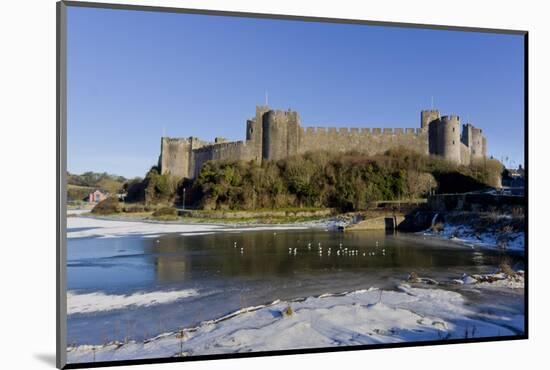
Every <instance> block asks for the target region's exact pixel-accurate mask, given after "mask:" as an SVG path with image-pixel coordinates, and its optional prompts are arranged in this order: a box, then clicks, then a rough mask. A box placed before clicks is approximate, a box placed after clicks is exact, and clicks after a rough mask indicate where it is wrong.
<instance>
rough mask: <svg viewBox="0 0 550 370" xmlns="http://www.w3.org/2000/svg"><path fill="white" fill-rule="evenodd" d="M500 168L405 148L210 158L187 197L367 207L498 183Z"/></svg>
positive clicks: (202, 201) (226, 203) (218, 204)
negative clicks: (466, 163)
mask: <svg viewBox="0 0 550 370" xmlns="http://www.w3.org/2000/svg"><path fill="white" fill-rule="evenodd" d="M501 172H502V165H501V164H500V163H499V162H498V161H495V160H483V161H480V162H478V163H473V164H472V165H470V166H459V165H456V164H453V163H450V162H447V161H444V160H443V159H441V158H439V157H434V156H427V155H421V154H418V153H414V152H411V151H407V150H402V149H397V150H391V151H388V152H386V153H385V154H381V155H377V156H366V155H364V154H361V153H357V152H349V153H344V154H336V155H335V154H333V153H328V152H312V153H306V154H302V155H297V156H294V157H290V158H286V159H283V160H279V161H271V162H267V163H263V164H261V165H258V164H257V163H255V162H242V161H210V162H207V163H206V164H205V165H204V166H203V167H202V169H201V171H200V174H199V176H198V177H197V179H196V180H195V182H194V184H193V187H192V189H190V190H191V191H190V192H189V198H190V201H191V202H193V203H195V205H196V206H198V207H199V208H203V209H257V208H281V207H333V208H339V209H341V210H345V211H350V210H360V209H364V208H366V207H367V206H368V204H369V202H372V201H378V200H397V199H413V198H420V197H423V196H426V195H427V194H428V193H429V192H441V193H450V192H466V191H472V190H478V189H482V188H486V187H488V186H498V184H499V181H500V180H499V179H500V174H501Z"/></svg>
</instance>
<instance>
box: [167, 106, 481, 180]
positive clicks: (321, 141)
mask: <svg viewBox="0 0 550 370" xmlns="http://www.w3.org/2000/svg"><path fill="white" fill-rule="evenodd" d="M397 147H403V148H407V149H410V150H414V151H417V152H419V153H424V154H433V155H439V156H442V157H443V158H445V159H447V160H449V161H452V162H455V163H459V164H466V165H467V164H469V163H470V162H471V160H472V159H476V158H484V157H485V156H486V155H487V140H486V138H485V136H483V134H482V131H481V129H479V128H476V127H474V126H473V125H472V124H470V123H468V124H466V125H464V126H462V127H461V124H460V118H459V117H458V116H456V115H448V116H443V117H442V116H440V114H439V111H438V110H433V109H432V110H424V111H422V112H421V113H420V128H416V129H415V128H405V129H403V128H383V129H382V128H372V129H371V128H335V127H328V128H325V127H302V126H301V125H300V117H299V115H298V112H295V111H291V110H288V111H281V110H272V109H271V108H269V107H267V106H258V107H256V115H255V116H254V117H253V118H251V119H249V120H248V121H247V123H246V141H234V142H228V141H226V140H225V139H223V138H216V139H215V142H214V143H210V142H206V141H203V140H200V139H198V138H195V137H189V138H168V137H163V138H162V139H161V154H160V157H159V167H160V169H161V172H162V173H163V174H164V173H171V174H172V175H174V176H177V177H180V178H181V177H186V178H194V177H196V176H197V174H198V172H199V171H200V168H201V167H202V165H203V164H204V163H205V162H206V161H208V160H216V159H221V160H244V161H250V160H254V161H257V162H258V163H261V162H262V161H266V160H278V159H281V158H286V157H289V156H292V155H295V154H300V153H305V152H308V151H315V150H326V151H327V150H328V151H333V152H346V151H350V150H356V151H359V152H363V153H366V154H369V155H373V154H378V153H383V152H385V151H387V150H389V149H392V148H397Z"/></svg>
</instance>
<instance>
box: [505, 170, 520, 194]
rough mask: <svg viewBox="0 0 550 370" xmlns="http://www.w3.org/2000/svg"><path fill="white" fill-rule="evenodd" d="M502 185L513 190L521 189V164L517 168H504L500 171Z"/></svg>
mask: <svg viewBox="0 0 550 370" xmlns="http://www.w3.org/2000/svg"><path fill="white" fill-rule="evenodd" d="M502 186H504V187H506V188H510V190H513V191H514V192H516V193H517V192H518V191H521V189H523V188H524V187H525V170H524V169H523V167H522V166H521V165H519V167H518V168H517V169H515V168H506V169H505V170H504V172H503V173H502Z"/></svg>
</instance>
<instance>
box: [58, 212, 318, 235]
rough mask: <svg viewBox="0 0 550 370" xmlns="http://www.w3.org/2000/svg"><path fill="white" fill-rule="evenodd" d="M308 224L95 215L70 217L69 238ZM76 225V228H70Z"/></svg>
mask: <svg viewBox="0 0 550 370" xmlns="http://www.w3.org/2000/svg"><path fill="white" fill-rule="evenodd" d="M306 228H307V227H305V226H292V225H273V226H271V225H265V226H252V227H239V226H235V227H228V226H220V225H207V224H179V223H161V222H145V221H119V220H106V219H99V218H92V217H68V218H67V230H68V231H67V237H68V238H69V239H70V238H87V237H101V238H115V237H121V236H141V237H150V238H154V237H158V236H159V234H167V233H180V234H182V235H193V234H192V233H195V235H200V234H198V233H214V232H222V231H239V232H240V231H253V230H258V231H259V230H288V229H293V230H296V229H306ZM71 229H74V230H75V231H71Z"/></svg>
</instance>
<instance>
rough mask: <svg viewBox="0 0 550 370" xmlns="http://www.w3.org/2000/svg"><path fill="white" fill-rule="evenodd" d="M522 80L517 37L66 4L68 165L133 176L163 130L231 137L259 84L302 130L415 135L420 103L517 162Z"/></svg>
mask: <svg viewBox="0 0 550 370" xmlns="http://www.w3.org/2000/svg"><path fill="white" fill-rule="evenodd" d="M435 21H436V20H434V22H435ZM523 84H524V79H523V38H522V36H513V35H496V34H483V33H470V32H457V31H436V30H419V29H405V28H390V27H375V26H365V25H343V24H328V23H310V22H299V21H285V20H265V19H250V18H232V17H220V16H202V15H188V14H170V13H155V12H141V11H128V10H107V9H91V8H71V7H69V10H68V170H69V171H70V172H73V173H82V172H84V171H100V172H103V171H107V172H110V173H114V174H118V175H124V176H129V177H132V176H143V175H144V174H145V172H146V171H147V170H148V169H149V168H150V167H151V166H152V165H154V164H155V163H156V162H157V159H158V155H159V152H160V137H161V136H162V134H163V132H165V133H166V135H167V136H174V137H188V136H198V137H200V138H203V139H206V140H211V139H213V137H214V136H223V137H226V138H228V139H234V140H243V139H244V138H245V125H246V119H247V118H249V117H251V116H253V114H254V110H255V105H256V104H262V103H263V102H264V100H265V91H266V90H267V91H268V93H269V105H270V106H272V107H274V108H280V109H287V108H292V109H295V110H297V111H299V113H300V115H301V119H302V125H303V126H337V127H340V126H342V127H345V126H351V127H419V125H420V110H421V109H425V108H430V105H431V97H432V96H433V99H434V106H435V107H436V108H438V109H440V111H441V113H442V114H451V113H453V114H458V115H460V116H461V120H462V122H463V123H465V121H466V120H469V121H472V122H473V123H474V124H475V125H476V126H478V127H480V128H482V129H483V131H484V132H485V135H486V136H487V137H488V153H489V154H490V155H494V156H495V157H496V158H498V159H501V158H503V157H504V158H505V157H509V161H512V160H513V161H514V164H515V165H516V166H517V164H520V163H523V144H524V131H523V124H524V121H523V120H524V110H523V99H524V94H523V93H524V91H523V90H524V86H523Z"/></svg>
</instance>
